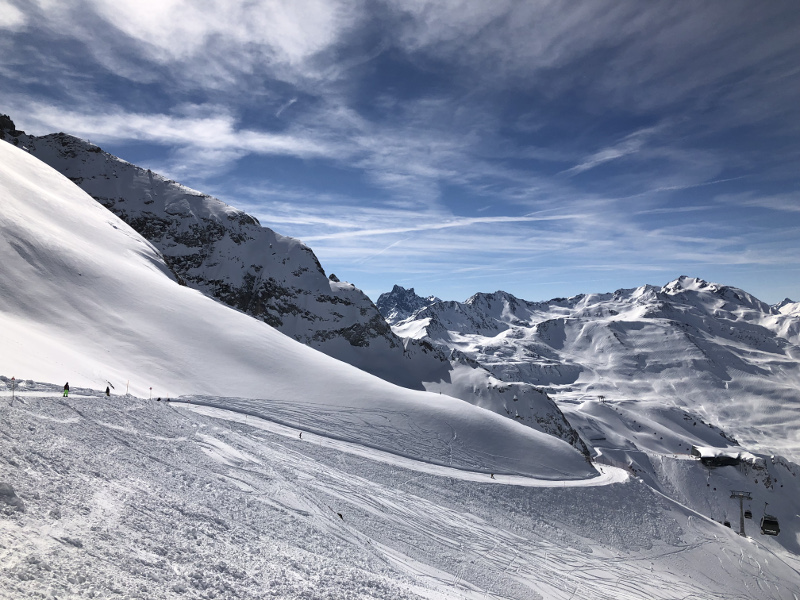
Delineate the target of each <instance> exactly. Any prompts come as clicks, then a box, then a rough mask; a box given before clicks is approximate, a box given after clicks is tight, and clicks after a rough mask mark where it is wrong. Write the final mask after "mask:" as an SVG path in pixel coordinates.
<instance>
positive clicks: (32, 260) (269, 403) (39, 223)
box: [0, 143, 596, 479]
mask: <svg viewBox="0 0 800 600" xmlns="http://www.w3.org/2000/svg"><path fill="white" fill-rule="evenodd" d="M0 195H1V196H2V198H3V211H2V214H1V215H0V265H2V277H0V330H1V331H2V332H3V344H2V347H0V365H2V366H1V367H0V370H1V371H2V374H3V375H5V376H8V377H10V376H15V377H16V378H17V379H26V380H28V379H31V380H38V381H48V382H56V383H59V384H60V383H61V382H62V381H69V382H70V385H71V386H72V387H77V386H83V387H87V388H93V389H105V387H106V385H111V386H113V390H114V394H122V393H125V391H126V390H129V391H130V392H131V393H132V394H135V395H139V396H149V395H150V394H151V393H152V395H153V396H154V397H155V396H159V397H176V396H180V395H203V396H218V397H227V398H235V399H237V401H236V402H237V406H238V408H239V409H240V410H246V409H247V407H246V406H243V403H244V404H247V403H248V402H249V405H250V406H252V407H257V408H258V410H259V412H260V413H270V411H271V409H272V407H274V411H275V413H276V414H278V413H280V412H281V411H283V412H282V413H281V414H283V420H284V421H285V422H290V423H293V424H296V425H298V426H303V425H305V426H307V427H309V428H311V429H313V430H315V431H317V432H323V433H325V432H328V433H331V434H332V435H333V434H336V435H338V436H339V437H342V438H345V439H350V438H349V437H348V436H349V435H350V434H348V431H349V429H348V428H347V427H346V425H347V424H348V423H351V422H353V421H354V420H356V421H358V422H359V427H355V428H353V429H352V431H353V434H352V435H354V436H355V435H362V434H361V433H359V432H363V431H365V430H366V431H369V429H370V427H374V428H382V430H383V431H387V430H390V431H391V434H389V435H383V436H382V437H381V440H384V442H383V443H385V444H387V447H384V448H383V449H384V450H387V451H390V452H395V453H398V454H402V455H413V457H414V458H419V459H424V460H428V461H430V462H433V463H437V464H447V465H451V466H455V467H459V468H468V469H473V470H479V471H486V472H497V473H517V474H524V475H530V476H536V477H542V478H547V479H579V478H585V477H593V476H596V471H594V469H593V468H592V467H591V465H589V464H588V463H587V462H586V461H585V459H584V457H583V456H582V455H581V454H580V453H579V452H577V451H576V450H575V449H574V448H572V447H571V446H569V445H568V444H567V443H565V442H562V441H561V440H557V439H555V438H554V437H552V436H548V435H546V434H542V433H541V432H538V431H534V430H532V429H530V428H526V427H523V426H521V425H518V424H516V423H513V422H512V421H510V420H508V419H505V418H502V417H500V416H498V415H495V414H492V413H489V412H488V411H484V410H482V409H479V408H477V407H474V406H472V405H470V404H468V403H466V402H463V401H460V400H456V399H454V398H451V397H448V396H444V395H435V394H430V393H426V392H416V391H412V390H407V389H403V388H399V387H397V386H394V385H392V384H389V383H387V382H385V381H383V380H380V379H378V378H376V377H373V376H371V375H369V374H367V373H364V372H363V371H360V370H358V369H356V368H354V367H351V366H349V365H346V364H344V363H341V362H339V361H337V360H335V359H332V358H330V357H328V356H326V355H323V354H321V353H319V352H317V351H315V350H312V349H310V348H308V347H306V346H304V345H302V344H300V343H298V342H296V341H294V340H292V339H290V338H288V337H286V336H284V335H283V334H281V333H279V332H278V331H276V330H275V329H273V328H272V327H270V326H269V325H267V324H265V323H263V322H260V321H257V320H255V319H253V318H251V317H249V316H247V315H245V314H243V313H240V312H238V311H235V310H233V309H230V308H228V307H226V306H223V305H221V304H219V303H217V302H215V301H214V300H211V299H209V298H208V297H206V296H204V295H203V294H201V293H200V292H198V291H195V290H191V289H189V288H186V287H184V286H181V285H179V284H178V282H176V281H175V280H174V277H173V276H172V275H171V273H170V271H169V269H168V268H167V266H166V265H165V263H164V262H163V260H162V258H161V256H160V255H159V253H158V251H157V250H156V249H155V248H154V247H153V246H152V245H151V244H150V243H149V242H147V241H146V240H145V239H144V238H142V237H141V236H140V235H139V234H138V233H136V232H135V231H134V230H133V229H132V228H131V227H129V226H128V225H126V224H125V223H124V222H123V221H121V220H120V219H119V218H117V217H116V216H115V215H113V214H112V213H111V212H109V211H108V210H107V209H105V208H103V207H102V206H100V205H99V204H98V203H97V202H95V201H94V200H93V199H92V198H91V197H90V196H88V195H87V194H86V193H84V192H83V191H81V190H80V189H79V188H78V187H77V186H75V185H74V184H73V183H72V182H70V181H69V180H68V179H66V178H65V177H63V176H62V175H60V174H58V173H57V172H55V171H54V170H52V169H51V168H50V167H48V166H47V165H45V164H44V163H42V162H40V161H38V160H37V159H35V158H33V157H31V156H29V155H28V154H27V153H25V152H24V151H22V150H20V149H17V148H14V147H13V146H11V145H9V144H7V143H2V144H0ZM281 407H283V408H281ZM323 415H324V418H323ZM414 440H417V441H422V442H425V441H427V442H430V441H431V440H433V441H435V443H414ZM354 441H359V440H354ZM421 453H430V454H426V455H425V456H422V455H420V454H421Z"/></svg>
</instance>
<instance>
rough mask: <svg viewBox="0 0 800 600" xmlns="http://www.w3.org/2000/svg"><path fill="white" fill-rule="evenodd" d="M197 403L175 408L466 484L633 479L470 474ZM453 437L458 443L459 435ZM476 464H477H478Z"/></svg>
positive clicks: (615, 471)
mask: <svg viewBox="0 0 800 600" xmlns="http://www.w3.org/2000/svg"><path fill="white" fill-rule="evenodd" d="M194 402H195V403H194V404H192V403H184V402H183V401H180V400H178V401H173V402H172V405H173V406H179V407H181V408H182V409H186V410H190V411H192V412H195V413H197V414H202V415H206V416H209V417H216V418H220V419H225V420H228V421H235V422H238V423H246V424H249V425H250V426H252V427H255V428H258V429H263V430H265V431H270V432H272V433H276V434H278V435H281V436H284V437H289V438H298V439H302V440H303V441H304V442H308V443H313V444H317V445H319V446H323V447H326V448H331V449H334V450H338V451H340V452H346V453H348V454H354V455H357V456H362V457H364V458H369V459H371V460H376V461H379V462H383V463H387V464H393V465H396V466H399V467H403V468H404V469H408V470H411V471H417V472H421V473H427V474H430V475H437V476H439V477H450V478H453V479H459V480H462V481H476V482H490V483H498V484H506V485H518V486H524V487H587V486H590V487H594V486H598V485H610V484H613V483H623V482H625V481H627V480H628V478H629V475H628V473H627V471H625V470H623V469H620V468H617V467H612V466H608V465H600V464H597V465H595V468H596V469H597V470H598V471H599V472H600V476H599V477H594V478H591V479H562V480H554V479H537V478H535V477H530V476H525V475H506V474H500V473H497V474H495V473H489V474H487V473H486V472H485V471H467V470H464V469H458V468H455V467H450V466H445V465H439V464H435V463H429V462H424V461H421V460H417V459H414V458H410V457H406V456H402V455H398V454H394V453H391V452H387V451H384V450H381V449H380V448H377V447H375V446H374V445H372V444H368V445H365V444H363V443H362V444H359V443H353V442H348V441H345V440H342V439H337V438H335V437H330V436H325V435H320V434H318V433H313V432H310V431H308V430H304V429H300V428H297V427H290V426H288V425H284V424H282V423H280V422H276V421H272V420H271V419H267V418H264V417H262V416H255V415H252V414H249V413H242V412H239V411H237V410H231V409H224V408H218V407H215V406H209V405H204V404H202V403H201V404H199V405H198V404H197V401H196V400H195V401H194ZM201 402H203V401H201ZM281 404H283V403H273V402H272V401H271V402H269V403H268V407H269V412H270V413H272V414H275V413H277V414H278V415H282V413H281V412H280V411H279V410H278V406H279V405H281ZM303 407H304V410H306V409H307V408H308V407H309V405H308V404H304V405H303ZM263 411H264V409H262V412H263ZM349 416H350V415H342V416H341V417H340V418H341V419H342V421H347V420H349V419H348V418H347V417H349ZM337 425H339V423H337ZM340 425H341V426H340V427H337V428H336V429H337V431H338V432H340V435H341V431H342V428H343V427H344V423H341V424H340ZM301 433H302V434H303V436H304V437H302V438H300V434H301ZM354 433H360V434H361V435H362V436H364V435H366V436H369V435H370V434H371V433H372V432H371V430H370V429H369V428H362V429H360V430H359V429H356V430H355V431H354ZM453 435H454V439H455V433H454V434H453ZM392 437H393V438H394V437H396V435H395V436H392ZM368 439H369V438H368ZM475 462H476V464H477V461H475Z"/></svg>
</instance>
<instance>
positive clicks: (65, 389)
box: [64, 381, 69, 398]
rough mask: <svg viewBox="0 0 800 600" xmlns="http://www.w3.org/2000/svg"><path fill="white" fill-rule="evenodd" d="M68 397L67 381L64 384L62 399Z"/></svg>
mask: <svg viewBox="0 0 800 600" xmlns="http://www.w3.org/2000/svg"><path fill="white" fill-rule="evenodd" d="M67 396H69V381H68V382H67V383H65V384H64V398H66V397H67Z"/></svg>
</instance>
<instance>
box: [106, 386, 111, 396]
mask: <svg viewBox="0 0 800 600" xmlns="http://www.w3.org/2000/svg"><path fill="white" fill-rule="evenodd" d="M110 395H111V389H110V388H109V387H108V386H106V396H110Z"/></svg>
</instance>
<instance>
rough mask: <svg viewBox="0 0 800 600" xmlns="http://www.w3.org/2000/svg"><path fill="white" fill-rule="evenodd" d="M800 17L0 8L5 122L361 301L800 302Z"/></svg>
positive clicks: (678, 4) (346, 5) (789, 7)
mask: <svg viewBox="0 0 800 600" xmlns="http://www.w3.org/2000/svg"><path fill="white" fill-rule="evenodd" d="M798 31H800V4H798V3H797V2H794V1H782V0H778V1H774V2H758V3H757V2H739V1H737V0H731V1H726V2H694V1H680V0H679V1H674V2H669V3H667V2H619V1H616V0H614V1H604V0H594V1H592V2H582V3H578V2H566V1H565V2H551V1H539V0H526V1H519V2H511V1H504V0H493V1H492V2H483V1H481V0H472V1H461V0H435V1H434V0H430V1H427V0H425V1H423V0H402V1H401V0H397V1H396V2H392V1H388V0H364V1H361V0H352V1H347V2H344V1H338V0H337V1H334V0H325V1H323V0H293V1H291V2H288V1H287V2H267V1H255V0H251V1H248V2H234V1H232V0H157V1H151V0H114V1H113V2H112V1H111V0H71V1H70V2H63V1H59V0H0V112H5V113H8V114H9V115H11V117H12V118H13V119H14V121H15V122H16V124H17V127H18V128H20V129H24V130H25V131H27V132H28V133H33V134H37V135H41V134H45V133H51V132H55V131H65V132H68V133H72V134H74V135H78V136H80V137H83V138H87V139H89V140H91V141H92V142H94V143H97V144H99V145H100V146H101V147H103V148H104V149H105V150H107V151H109V152H112V153H114V154H116V155H118V156H120V157H122V158H124V159H126V160H129V161H131V162H134V163H136V164H139V165H141V166H144V167H148V168H151V169H153V170H156V171H158V172H161V173H163V174H165V175H167V176H169V177H172V178H174V179H176V180H178V181H181V182H182V183H185V184H187V185H189V186H191V187H194V188H196V189H199V190H201V191H203V192H206V193H211V194H213V195H215V196H217V197H219V198H220V199H222V200H224V201H226V202H228V203H229V204H231V205H233V206H236V207H238V208H242V209H244V210H246V211H248V212H250V213H251V214H254V215H255V216H257V217H258V218H259V219H260V220H261V222H262V224H264V225H266V226H269V227H271V228H273V229H275V230H276V231H278V232H279V233H282V234H284V235H290V236H293V237H298V238H300V239H302V240H303V241H304V242H306V243H307V244H308V245H309V246H310V247H311V248H312V249H313V250H314V251H315V253H316V254H317V256H318V257H319V259H320V261H321V263H322V265H323V267H324V268H325V269H326V272H328V273H330V272H334V273H336V274H337V275H338V276H339V277H340V278H342V279H345V280H348V281H352V282H353V283H355V284H356V285H357V286H358V287H360V288H362V289H363V290H364V291H365V292H367V293H368V294H369V295H370V296H371V297H372V298H373V299H375V298H377V296H378V295H379V294H380V293H381V292H383V291H387V290H389V289H391V286H392V285H393V284H395V283H398V284H400V285H403V286H405V287H415V288H416V290H417V292H418V293H420V294H424V295H428V294H435V295H438V296H440V297H442V298H445V299H456V300H463V299H465V298H467V297H468V296H470V295H471V294H473V293H475V292H479V291H485V292H491V291H495V290H498V289H502V290H506V291H508V292H511V293H512V294H515V295H517V296H519V297H521V298H525V299H528V300H544V299H549V298H553V297H557V296H569V295H573V294H577V293H582V292H604V291H613V290H615V289H618V288H627V287H636V286H638V285H641V284H644V283H651V284H656V285H661V284H664V283H666V282H668V281H669V280H671V279H674V278H675V277H677V276H678V275H681V274H685V275H690V276H698V277H702V278H704V279H707V280H711V281H717V282H720V283H725V284H729V285H735V286H738V287H742V288H744V289H745V290H747V291H749V292H751V293H753V294H755V295H756V296H758V297H760V298H761V299H763V300H765V301H767V302H771V303H774V302H777V301H779V300H782V299H783V298H784V297H786V296H789V297H791V298H793V299H794V300H800V186H798V183H800V143H799V142H800V109H799V108H798V107H800V35H798Z"/></svg>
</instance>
